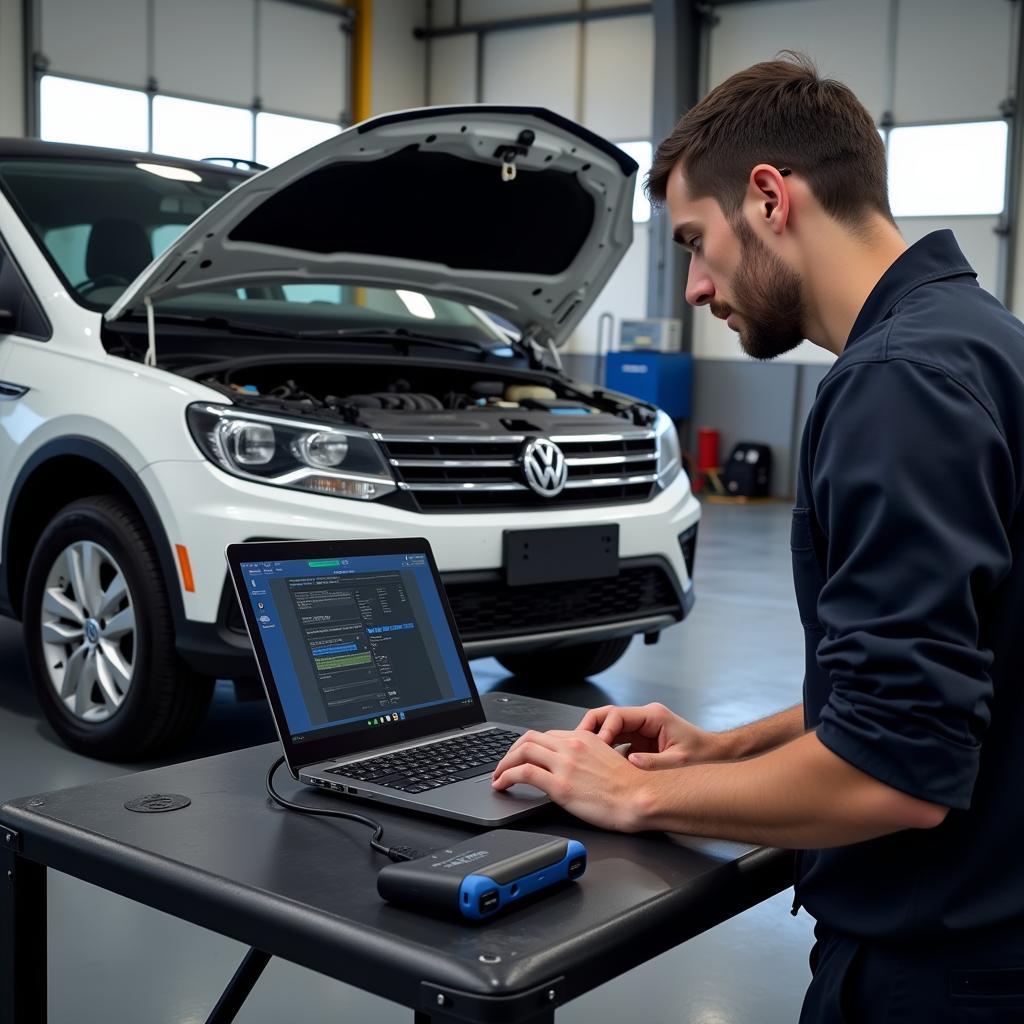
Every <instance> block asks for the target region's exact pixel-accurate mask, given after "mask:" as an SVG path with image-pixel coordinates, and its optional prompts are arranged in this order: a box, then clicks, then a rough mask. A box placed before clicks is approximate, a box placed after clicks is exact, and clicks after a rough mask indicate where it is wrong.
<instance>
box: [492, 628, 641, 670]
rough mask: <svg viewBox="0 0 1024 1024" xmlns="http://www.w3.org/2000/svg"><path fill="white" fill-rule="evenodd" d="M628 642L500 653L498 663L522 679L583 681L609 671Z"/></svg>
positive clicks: (614, 640) (626, 638)
mask: <svg viewBox="0 0 1024 1024" xmlns="http://www.w3.org/2000/svg"><path fill="white" fill-rule="evenodd" d="M632 639H633V638H632V637H631V636H619V637H612V638H611V639H610V640H596V641H594V642H593V643H589V644H574V645H573V646H572V647H556V648H554V649H548V650H539V651H528V652H527V653H525V654H502V655H499V656H498V661H499V662H500V663H501V664H502V665H504V666H505V668H507V669H508V670H509V672H511V673H512V674H513V675H515V676H522V677H524V678H530V677H550V678H552V679H586V678H587V677H588V676H596V675H597V673H598V672H603V671H604V670H605V669H606V668H611V667H612V665H614V664H615V662H617V661H618V660H619V658H621V657H622V656H623V654H625V653H626V648H627V647H629V642H630V641H631V640H632Z"/></svg>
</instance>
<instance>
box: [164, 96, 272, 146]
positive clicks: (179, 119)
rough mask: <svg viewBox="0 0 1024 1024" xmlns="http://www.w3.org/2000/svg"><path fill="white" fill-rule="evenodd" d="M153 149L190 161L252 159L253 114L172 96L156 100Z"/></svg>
mask: <svg viewBox="0 0 1024 1024" xmlns="http://www.w3.org/2000/svg"><path fill="white" fill-rule="evenodd" d="M153 152H154V153H167V154H168V155H169V156H180V157H185V158H187V159H189V160H204V159H206V158H207V157H211V156H224V157H236V158H238V159H240V160H251V159H252V113H251V112H250V111H248V110H242V109H241V108H240V107H222V106H220V105H219V104H216V103H197V102H196V101H195V100H179V99H175V98H174V97H171V96H157V97H156V98H155V99H154V100H153Z"/></svg>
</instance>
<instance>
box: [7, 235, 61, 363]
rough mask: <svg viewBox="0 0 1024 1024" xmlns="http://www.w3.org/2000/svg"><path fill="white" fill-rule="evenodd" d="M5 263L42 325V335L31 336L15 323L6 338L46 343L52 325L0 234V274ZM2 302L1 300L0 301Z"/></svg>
mask: <svg viewBox="0 0 1024 1024" xmlns="http://www.w3.org/2000/svg"><path fill="white" fill-rule="evenodd" d="M5 263H9V264H10V265H11V267H12V268H13V271H14V279H15V280H16V281H17V282H18V284H20V285H21V290H22V293H23V295H24V299H25V301H27V302H28V303H29V304H30V305H31V306H33V307H34V308H35V312H36V313H37V314H38V316H39V320H40V322H41V323H42V324H43V325H44V329H45V333H44V334H33V333H32V332H31V331H26V330H23V329H22V327H21V324H20V323H18V322H16V323H15V328H14V330H13V331H11V332H10V334H8V335H6V337H9V338H11V337H15V338H28V339H29V340H30V341H39V342H42V343H44V344H45V343H46V342H48V341H51V340H52V339H53V324H52V323H51V321H50V318H49V317H48V316H47V315H46V309H45V307H44V306H43V304H42V303H41V302H40V301H39V297H38V296H37V295H36V293H35V290H34V289H33V288H32V285H31V284H30V283H29V280H28V278H27V277H26V276H25V272H24V271H23V270H22V269H21V265H20V264H19V263H18V260H17V259H16V258H15V255H14V253H13V252H12V251H11V247H10V246H9V245H8V244H7V242H6V241H5V240H4V236H3V235H2V234H0V273H3V267H4V264H5ZM0 301H2V299H0Z"/></svg>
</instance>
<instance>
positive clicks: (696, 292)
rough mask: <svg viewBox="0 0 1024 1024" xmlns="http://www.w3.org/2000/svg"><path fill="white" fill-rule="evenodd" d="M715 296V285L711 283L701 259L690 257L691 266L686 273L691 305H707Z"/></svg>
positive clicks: (687, 292)
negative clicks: (701, 264)
mask: <svg viewBox="0 0 1024 1024" xmlns="http://www.w3.org/2000/svg"><path fill="white" fill-rule="evenodd" d="M714 297H715V286H714V285H713V284H712V283H711V278H710V277H708V275H707V273H706V272H705V271H704V268H703V267H701V266H700V260H698V259H696V258H695V257H693V256H691V257H690V268H689V270H688V271H687V273H686V301H687V302H688V303H689V304H690V305H691V306H706V305H707V304H708V303H709V302H710V301H711V300H712V299H713V298H714Z"/></svg>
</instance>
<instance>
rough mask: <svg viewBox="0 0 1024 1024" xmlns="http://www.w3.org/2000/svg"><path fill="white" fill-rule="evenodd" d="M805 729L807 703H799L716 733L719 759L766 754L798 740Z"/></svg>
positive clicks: (732, 759) (735, 758) (728, 759)
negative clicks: (765, 716)
mask: <svg viewBox="0 0 1024 1024" xmlns="http://www.w3.org/2000/svg"><path fill="white" fill-rule="evenodd" d="M805 731H806V730H805V729H804V709H803V705H802V704H795V705H793V707H791V708H786V710H785V711H779V712H778V713H777V714H774V715H770V716H769V717H768V718H762V719H761V720H760V721H757V722H751V723H750V724H749V725H741V726H740V727H739V728H737V729H729V730H727V731H726V732H720V733H716V734H715V736H716V739H717V742H718V757H716V758H715V760H718V761H738V760H740V759H741V758H744V757H753V756H755V755H756V754H764V753H766V752H767V751H769V750H774V749H775V748H776V747H781V746H782V744H783V743H789V742H790V741H791V740H795V739H796V738H797V737H798V736H802V735H803V734H804V732H805Z"/></svg>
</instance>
